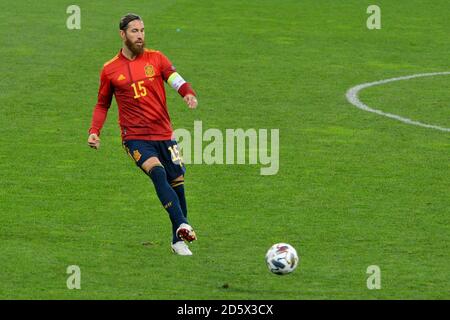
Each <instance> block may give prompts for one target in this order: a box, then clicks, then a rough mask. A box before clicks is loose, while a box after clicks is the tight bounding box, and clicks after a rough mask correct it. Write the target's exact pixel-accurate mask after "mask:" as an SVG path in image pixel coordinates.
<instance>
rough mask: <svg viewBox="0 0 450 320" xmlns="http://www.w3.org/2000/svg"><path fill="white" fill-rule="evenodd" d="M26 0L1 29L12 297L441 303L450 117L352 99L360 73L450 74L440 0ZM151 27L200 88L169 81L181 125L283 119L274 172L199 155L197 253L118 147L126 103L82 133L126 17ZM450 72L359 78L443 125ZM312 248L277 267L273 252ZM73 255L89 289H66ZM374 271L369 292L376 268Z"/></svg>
mask: <svg viewBox="0 0 450 320" xmlns="http://www.w3.org/2000/svg"><path fill="white" fill-rule="evenodd" d="M70 4H72V3H69V2H67V1H66V2H64V1H62V2H61V1H56V0H49V1H44V2H35V1H24V0H18V1H14V2H11V3H8V5H5V6H4V8H3V13H4V14H3V15H2V17H3V18H2V21H1V24H2V28H1V29H0V30H1V31H0V33H1V38H2V39H3V40H2V46H1V53H2V58H1V60H0V70H1V75H2V81H0V132H1V134H0V150H1V152H0V299H283V300H289V299H295V300H297V299H448V298H450V290H449V283H450V272H449V264H450V259H449V255H448V253H449V251H450V247H449V243H450V227H449V225H450V224H449V220H448V219H449V214H450V196H449V192H450V140H449V132H442V131H438V130H433V129H426V128H421V127H418V126H413V125H408V124H404V123H401V122H399V121H395V120H392V119H388V118H386V117H382V116H379V115H375V114H372V113H367V112H364V111H362V110H359V109H357V108H355V107H354V106H352V105H351V104H350V103H348V102H347V100H346V98H345V92H346V91H347V90H348V89H349V88H350V87H353V86H355V85H357V84H360V83H365V82H371V81H377V80H382V79H387V78H393V77H400V76H405V75H410V74H417V73H425V72H441V71H450V69H449V67H450V66H449V59H448V58H449V55H448V54H449V52H450V42H449V41H448V35H449V34H450V24H449V23H448V19H447V18H448V15H449V6H448V1H447V0H437V1H433V4H432V5H430V4H429V1H422V0H408V1H406V0H401V1H387V0H379V1H376V4H377V5H379V6H380V8H381V29H380V30H369V29H367V27H366V20H367V18H368V17H369V14H367V13H366V10H367V7H368V6H369V5H371V4H374V3H373V1H356V0H351V1H345V2H344V1H332V0H323V1H317V0H304V1H298V0H285V1H275V0H261V1H238V0H227V1H214V2H211V1H206V0H197V1H188V0H178V1H175V0H167V1H159V0H158V1H156V0H153V1H145V4H144V2H139V1H87V0H78V1H76V4H77V5H79V6H80V8H81V30H68V29H67V28H66V19H67V18H68V16H69V14H67V13H66V8H67V6H68V5H70ZM127 12H136V13H138V14H140V15H141V16H142V17H143V19H144V22H145V27H146V42H147V47H149V48H155V49H158V50H161V51H162V52H164V53H165V54H166V55H167V56H168V57H169V58H171V60H172V61H173V62H174V64H175V65H176V66H177V68H178V71H179V72H180V73H181V74H182V75H183V76H184V78H186V79H187V80H188V81H190V82H192V84H193V86H194V88H195V89H196V90H197V92H198V94H199V108H198V109H196V110H194V111H193V110H189V109H188V108H187V107H186V106H185V105H184V103H183V101H182V100H181V99H180V97H179V96H178V95H177V94H176V93H175V92H174V91H173V90H172V89H171V88H167V95H168V105H169V110H170V114H171V117H172V120H173V124H174V127H175V128H186V129H188V130H192V129H193V125H194V121H195V120H201V121H203V127H204V130H205V129H207V128H217V129H220V130H222V131H224V130H225V129H227V128H244V129H248V128H255V129H263V128H266V129H272V128H274V129H279V130H280V131H279V132H280V169H279V172H278V174H276V175H272V176H261V175H260V174H259V170H260V168H261V165H248V164H247V165H205V164H203V165H194V164H191V165H188V166H187V175H186V192H187V201H188V208H189V219H190V222H191V223H192V225H193V226H194V227H195V228H196V231H197V234H198V238H199V240H198V241H197V242H195V243H193V244H192V245H191V249H192V251H193V252H194V256H192V257H187V258H186V257H179V256H175V255H173V254H172V253H171V252H170V248H169V242H170V239H171V235H170V224H169V219H168V217H167V214H166V213H165V212H164V210H163V209H162V207H161V205H160V203H159V201H158V199H157V197H156V195H155V192H154V189H153V185H152V184H151V181H150V180H149V179H148V178H147V177H145V176H144V175H143V174H142V173H141V172H140V170H139V169H138V168H137V167H135V165H134V164H133V163H132V161H131V160H130V159H129V158H128V156H127V155H126V154H125V152H124V151H123V149H122V146H121V141H120V134H119V128H118V124H117V106H116V104H115V102H114V103H113V105H112V107H111V110H110V112H109V114H108V119H107V122H106V124H105V127H104V129H103V131H102V146H101V148H100V150H98V151H95V150H92V149H90V148H88V147H87V143H86V140H87V130H88V128H89V125H90V121H91V115H92V110H93V106H94V105H95V102H96V97H97V89H98V82H99V78H98V77H99V70H100V68H101V67H102V65H103V63H104V62H105V61H107V60H109V59H110V58H112V57H113V56H114V55H115V54H116V53H117V52H118V50H119V48H120V46H121V42H120V39H119V37H118V32H117V29H118V21H119V19H120V17H121V16H122V15H123V14H125V13H127ZM449 89H450V76H441V77H431V78H418V79H414V80H409V81H403V82H392V83H389V84H386V85H383V86H378V87H373V88H368V89H365V90H364V91H362V92H361V94H360V98H361V99H362V101H364V103H366V104H368V105H369V106H373V107H374V108H378V109H381V110H383V111H384V112H390V113H394V114H398V115H401V116H404V117H408V118H411V119H414V120H418V121H421V122H424V123H429V124H434V125H439V126H442V127H445V128H450V105H449V100H450V99H449V98H450V93H449V92H450V90H449ZM276 242H288V243H290V244H292V245H293V246H294V247H295V248H296V249H297V251H298V252H299V255H300V256H301V262H300V265H299V267H298V269H297V270H295V272H293V273H292V274H290V275H288V276H282V277H280V276H276V275H273V274H270V273H269V271H268V270H267V268H266V265H265V262H264V255H265V252H266V250H267V249H268V248H269V247H270V246H271V245H272V244H273V243H276ZM69 265H78V266H79V267H80V268H81V290H69V289H68V288H67V287H66V280H67V278H68V276H69V275H68V274H67V273H66V268H67V267H68V266H69ZM370 265H378V266H379V267H380V269H381V289H380V290H369V289H368V288H367V286H366V280H367V278H368V277H369V275H368V274H366V269H367V267H368V266H370Z"/></svg>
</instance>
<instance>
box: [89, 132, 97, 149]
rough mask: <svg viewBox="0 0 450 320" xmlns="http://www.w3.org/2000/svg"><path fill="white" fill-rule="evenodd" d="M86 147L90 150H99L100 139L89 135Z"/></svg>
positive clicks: (93, 134) (92, 134)
mask: <svg viewBox="0 0 450 320" xmlns="http://www.w3.org/2000/svg"><path fill="white" fill-rule="evenodd" d="M88 145H89V147H91V148H94V149H98V148H100V138H99V137H98V135H96V134H95V133H91V134H90V135H89V138H88Z"/></svg>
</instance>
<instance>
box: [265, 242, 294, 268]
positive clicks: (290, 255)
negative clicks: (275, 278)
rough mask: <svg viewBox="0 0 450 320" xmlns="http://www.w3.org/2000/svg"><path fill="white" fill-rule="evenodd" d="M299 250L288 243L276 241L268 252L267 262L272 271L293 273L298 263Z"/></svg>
mask: <svg viewBox="0 0 450 320" xmlns="http://www.w3.org/2000/svg"><path fill="white" fill-rule="evenodd" d="M298 261H299V258H298V255H297V251H296V250H295V249H294V247H293V246H291V245H290V244H287V243H276V244H274V245H273V246H272V247H271V248H270V249H269V250H268V251H267V253H266V263H267V267H268V268H269V270H270V272H272V273H275V274H278V275H284V274H288V273H291V272H292V271H294V270H295V268H297V265H298Z"/></svg>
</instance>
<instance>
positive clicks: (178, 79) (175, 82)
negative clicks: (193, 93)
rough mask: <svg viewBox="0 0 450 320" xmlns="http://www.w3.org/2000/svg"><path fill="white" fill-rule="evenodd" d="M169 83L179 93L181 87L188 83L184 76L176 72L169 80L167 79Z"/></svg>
mask: <svg viewBox="0 0 450 320" xmlns="http://www.w3.org/2000/svg"><path fill="white" fill-rule="evenodd" d="M167 83H168V84H169V85H170V86H171V87H172V88H174V89H175V90H176V91H178V89H180V88H181V86H182V85H183V84H185V83H186V81H185V80H184V79H183V77H182V76H180V75H179V74H178V72H174V73H172V74H171V75H170V77H169V79H167Z"/></svg>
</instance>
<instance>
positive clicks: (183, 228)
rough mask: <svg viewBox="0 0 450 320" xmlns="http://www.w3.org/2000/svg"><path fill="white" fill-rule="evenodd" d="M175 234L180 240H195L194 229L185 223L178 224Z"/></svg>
mask: <svg viewBox="0 0 450 320" xmlns="http://www.w3.org/2000/svg"><path fill="white" fill-rule="evenodd" d="M177 236H178V238H180V239H181V240H184V241H187V242H192V241H194V240H197V236H196V235H195V231H194V229H192V227H191V226H190V225H188V224H186V223H182V224H180V226H179V227H178V229H177Z"/></svg>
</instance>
